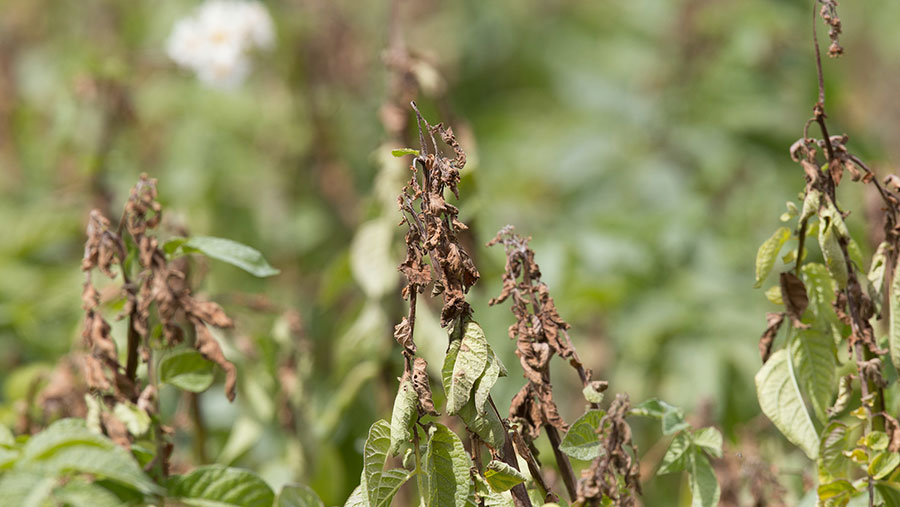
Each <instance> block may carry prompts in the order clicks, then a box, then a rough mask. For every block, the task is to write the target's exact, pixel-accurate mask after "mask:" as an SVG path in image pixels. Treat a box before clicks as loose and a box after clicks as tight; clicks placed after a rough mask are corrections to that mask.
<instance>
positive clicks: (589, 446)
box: [559, 410, 606, 461]
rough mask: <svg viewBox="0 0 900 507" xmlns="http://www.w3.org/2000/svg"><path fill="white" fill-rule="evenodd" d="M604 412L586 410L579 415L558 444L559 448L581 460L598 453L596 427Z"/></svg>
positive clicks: (587, 459)
mask: <svg viewBox="0 0 900 507" xmlns="http://www.w3.org/2000/svg"><path fill="white" fill-rule="evenodd" d="M604 415H606V412H604V411H603V410H588V411H587V412H585V413H584V415H582V416H581V417H579V418H578V419H577V420H576V421H575V422H574V423H572V426H571V427H570V428H569V431H568V432H566V436H565V437H564V438H563V440H562V442H561V443H560V444H559V450H560V451H562V452H564V453H566V454H568V455H569V456H571V457H573V458H575V459H580V460H582V461H590V460H592V459H594V458H596V457H597V456H599V455H600V439H599V438H598V436H597V428H599V427H600V421H601V420H602V419H603V416H604Z"/></svg>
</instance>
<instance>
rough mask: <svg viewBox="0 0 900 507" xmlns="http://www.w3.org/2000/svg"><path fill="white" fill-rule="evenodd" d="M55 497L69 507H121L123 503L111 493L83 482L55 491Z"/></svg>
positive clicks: (69, 484) (78, 481)
mask: <svg viewBox="0 0 900 507" xmlns="http://www.w3.org/2000/svg"><path fill="white" fill-rule="evenodd" d="M53 497H54V498H55V499H56V500H57V501H58V502H59V503H60V505H66V506H68V507H119V506H120V505H122V501H121V500H120V499H119V497H117V496H116V495H114V494H113V493H112V492H111V491H109V490H107V489H105V488H103V487H101V486H99V485H97V484H94V483H90V482H87V481H83V480H73V481H69V482H68V483H66V484H65V485H63V486H61V487H59V488H57V489H56V490H55V491H53Z"/></svg>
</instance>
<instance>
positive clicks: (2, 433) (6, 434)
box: [0, 424, 16, 447]
mask: <svg viewBox="0 0 900 507" xmlns="http://www.w3.org/2000/svg"><path fill="white" fill-rule="evenodd" d="M14 445H16V437H15V436H13V433H12V431H10V430H9V428H7V427H6V425H3V424H0V447H13V446H14Z"/></svg>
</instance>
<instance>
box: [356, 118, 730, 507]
mask: <svg viewBox="0 0 900 507" xmlns="http://www.w3.org/2000/svg"><path fill="white" fill-rule="evenodd" d="M412 106H413V109H414V111H415V114H416V118H417V123H418V130H419V149H417V150H416V149H400V150H395V152H394V154H395V155H396V156H407V155H412V156H413V160H412V164H411V165H410V172H411V176H410V179H409V181H408V182H407V183H406V185H405V186H404V188H403V191H402V192H401V193H400V196H399V198H398V204H399V208H400V211H401V214H402V219H401V226H404V227H405V228H406V236H405V245H406V257H405V259H404V260H403V262H402V263H401V264H400V266H399V269H400V271H401V272H402V273H403V274H404V276H405V278H406V284H405V285H404V287H403V289H402V297H403V298H404V299H405V300H406V301H407V302H408V313H407V315H406V316H405V317H404V318H403V319H402V320H401V321H400V323H399V324H397V326H396V328H395V333H394V337H395V338H396V340H397V342H398V344H399V345H400V347H401V353H402V355H403V364H404V369H403V372H402V375H401V376H400V377H399V388H398V391H397V395H396V398H395V401H394V408H393V413H392V415H391V420H390V422H388V421H387V420H380V421H378V422H376V423H375V424H373V425H372V427H371V428H370V430H369V434H368V438H367V440H366V443H365V447H364V451H363V454H364V460H363V472H362V474H361V477H360V484H359V486H358V487H357V488H356V489H355V490H354V492H353V494H352V495H351V497H350V498H349V499H348V500H347V502H346V504H345V505H347V506H363V505H365V506H381V505H390V504H391V502H392V501H393V499H394V497H395V495H396V494H397V493H398V492H399V491H400V489H401V488H402V487H403V486H404V484H405V483H407V481H411V480H412V479H413V477H415V484H416V488H417V498H418V502H417V503H420V504H421V505H426V506H451V505H456V506H460V507H462V506H467V505H515V506H529V505H547V504H556V503H559V504H571V505H621V506H632V505H638V500H637V499H638V496H639V495H640V493H641V485H640V478H639V463H638V451H637V448H636V445H635V442H634V441H633V440H632V433H631V428H630V426H629V424H628V422H627V420H626V419H627V418H628V417H630V416H646V417H651V418H656V419H659V420H660V421H661V425H662V433H663V434H664V435H667V436H668V435H674V437H673V439H672V441H671V446H670V447H669V449H668V451H667V452H666V454H665V457H664V458H663V459H662V465H661V467H660V469H659V473H671V472H681V471H687V472H688V476H689V478H690V488H691V492H692V496H693V503H694V505H698V506H713V505H716V504H717V503H718V499H719V486H718V483H717V481H716V477H715V473H714V472H713V469H712V467H711V466H710V463H709V460H708V456H714V457H718V456H721V452H722V436H721V434H720V433H719V431H718V430H716V429H715V428H703V429H700V430H693V429H692V428H691V427H690V425H689V424H688V423H687V422H685V420H684V416H683V413H682V412H681V411H680V410H679V409H678V408H676V407H673V406H671V405H668V404H667V403H665V402H662V401H659V400H655V399H653V400H649V401H646V402H644V403H642V404H640V405H638V406H632V405H631V403H630V400H629V398H628V396H627V395H626V394H618V395H617V396H616V397H615V399H614V401H613V402H612V403H611V404H610V405H609V406H608V407H607V408H606V409H603V408H601V403H602V401H603V393H604V391H605V390H606V389H607V388H608V384H607V382H605V381H602V380H599V379H594V378H593V374H592V372H591V370H590V369H587V368H585V366H584V364H583V363H582V361H581V359H580V358H579V356H578V354H577V352H576V351H575V348H574V347H573V345H572V342H571V340H570V339H569V336H568V329H569V324H567V323H566V322H565V321H564V320H563V319H562V318H561V317H560V315H559V313H558V311H557V309H556V306H555V304H554V302H553V299H552V297H551V296H550V294H549V289H548V287H547V286H546V285H545V284H544V283H543V282H541V273H540V268H539V267H538V265H537V263H536V262H535V260H534V252H533V251H532V250H531V249H530V248H529V246H528V240H527V239H525V238H522V237H520V236H518V235H517V234H515V233H514V231H513V229H512V227H509V226H508V227H506V228H504V229H503V230H501V231H500V232H499V233H498V234H497V237H496V238H495V239H494V240H493V241H491V242H490V243H489V245H496V244H501V245H503V247H504V248H505V252H506V257H507V261H506V270H505V273H504V275H503V289H502V292H501V294H500V295H499V297H497V298H495V299H493V300H491V302H490V304H491V305H499V304H502V303H505V302H507V301H508V302H510V304H511V309H512V313H513V315H514V316H515V323H514V324H512V325H511V326H510V328H509V337H510V338H511V339H512V340H514V341H515V343H516V355H517V357H518V358H519V362H520V367H521V371H522V373H523V375H524V377H525V379H526V383H525V385H524V386H523V387H522V389H521V390H520V391H519V393H518V394H517V395H516V396H515V397H514V398H513V400H512V403H511V405H510V407H509V409H508V412H507V411H504V412H505V413H504V412H501V409H500V408H499V407H498V406H497V404H496V403H495V402H494V400H493V398H492V397H491V389H492V387H493V386H494V385H495V384H496V383H497V382H498V380H499V379H500V378H501V377H507V376H509V374H510V370H509V369H507V367H506V366H504V365H503V363H502V362H501V360H500V358H499V357H498V356H497V354H495V352H494V351H493V349H492V347H491V343H490V341H489V340H488V338H487V337H486V336H485V332H484V330H483V329H482V328H481V326H480V325H479V324H478V323H477V322H476V321H475V320H474V319H473V314H474V310H473V308H472V307H471V306H470V304H469V302H468V301H467V299H466V294H467V293H468V291H469V289H470V288H471V287H472V286H473V285H474V284H475V283H476V282H477V281H478V279H479V277H480V275H479V272H478V270H477V268H476V267H475V265H474V263H473V262H472V259H471V257H470V256H469V254H468V253H467V252H466V250H465V249H464V248H463V246H462V244H461V235H462V234H463V233H464V231H466V230H467V226H466V225H465V224H464V223H463V222H461V221H460V219H459V216H458V215H459V210H458V209H457V208H456V207H455V206H453V205H452V204H450V203H449V202H447V199H448V197H449V196H448V191H449V193H451V194H452V195H453V196H454V197H456V198H458V197H459V189H458V183H459V180H460V170H461V169H462V168H463V166H464V165H465V163H466V154H465V152H464V151H463V149H462V147H461V146H460V145H459V143H458V142H457V140H456V137H455V136H454V134H453V131H452V129H450V128H445V127H444V126H443V125H442V124H437V125H431V124H429V123H428V122H427V121H426V120H425V119H424V118H423V117H422V115H421V114H420V113H419V111H418V109H417V108H416V106H415V104H413V105H412ZM438 139H440V141H441V143H440V144H439V143H438ZM442 146H443V147H444V148H443V150H442ZM445 151H446V152H449V153H451V154H452V155H450V156H447V155H444V154H443V153H444V152H445ZM426 293H428V294H430V295H431V296H432V297H438V296H440V298H441V303H442V309H441V314H440V315H441V318H440V320H441V326H442V327H444V328H446V329H447V340H448V342H447V349H446V355H445V358H444V362H443V364H442V365H441V367H440V380H441V386H442V388H443V392H444V398H445V400H446V402H445V404H444V405H443V407H439V406H437V405H436V404H435V402H434V398H435V397H434V396H433V393H432V389H431V382H430V379H429V373H428V370H429V368H428V364H427V363H426V360H425V359H424V358H423V357H420V356H419V355H417V347H416V342H415V339H414V336H415V324H416V312H417V307H418V306H419V305H421V304H424V303H423V302H421V301H420V298H421V297H422V295H424V294H426ZM554 356H559V357H561V358H563V359H565V360H567V361H568V362H569V364H570V365H571V366H572V368H573V369H574V370H575V372H576V373H577V375H578V376H579V378H580V380H581V383H582V385H583V396H584V398H585V402H586V407H585V413H584V415H582V416H581V417H580V418H578V419H577V420H576V421H575V422H574V423H572V424H571V425H570V424H568V423H566V422H565V421H564V420H563V418H562V417H561V416H560V414H559V410H558V409H557V406H556V403H555V401H554V398H553V386H552V383H551V379H550V361H551V359H552V358H553V357H554ZM448 416H456V418H452V417H448ZM453 427H456V428H458V430H459V432H456V431H454V430H453V429H452V428H453ZM542 434H545V435H546V436H547V438H548V439H549V441H550V444H551V447H552V449H553V460H554V461H555V464H556V467H555V472H554V473H553V476H554V477H556V478H558V479H561V482H562V484H561V485H560V484H556V483H555V482H558V481H555V482H554V483H551V482H550V481H549V480H548V478H547V477H546V476H547V475H548V474H547V470H548V468H547V467H546V466H543V465H542V463H541V461H540V460H541V457H540V456H539V453H538V450H537V447H536V446H535V444H534V442H535V440H536V439H537V438H539V437H540V436H541V435H542ZM571 458H574V459H577V460H581V461H587V462H590V465H589V466H588V467H586V468H585V469H584V470H582V472H581V475H580V477H577V476H576V473H575V471H574V467H573V465H572V463H571V461H570V459H571ZM406 498H409V497H406ZM413 498H416V497H413ZM567 502H568V503H567Z"/></svg>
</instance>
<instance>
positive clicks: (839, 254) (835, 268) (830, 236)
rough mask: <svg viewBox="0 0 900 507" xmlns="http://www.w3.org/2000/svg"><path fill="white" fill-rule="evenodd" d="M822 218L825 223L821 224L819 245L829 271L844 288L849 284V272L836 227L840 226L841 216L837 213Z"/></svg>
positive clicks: (839, 285)
mask: <svg viewBox="0 0 900 507" xmlns="http://www.w3.org/2000/svg"><path fill="white" fill-rule="evenodd" d="M822 220H823V223H822V225H820V226H819V246H820V247H821V248H822V256H823V257H824V258H825V267H827V268H828V272H829V273H830V274H831V277H832V278H834V281H835V282H837V284H838V287H840V288H841V289H843V288H844V287H846V286H847V277H848V276H849V274H848V273H847V262H846V261H845V260H844V252H843V251H842V250H841V245H840V243H839V241H838V233H837V232H835V229H837V228H838V223H837V222H836V220H839V218H837V217H836V216H835V215H828V216H823V217H822Z"/></svg>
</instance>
